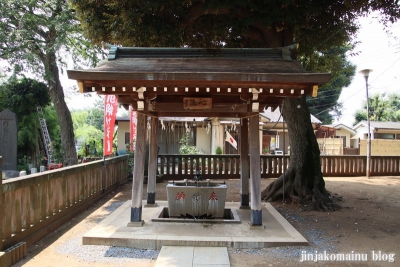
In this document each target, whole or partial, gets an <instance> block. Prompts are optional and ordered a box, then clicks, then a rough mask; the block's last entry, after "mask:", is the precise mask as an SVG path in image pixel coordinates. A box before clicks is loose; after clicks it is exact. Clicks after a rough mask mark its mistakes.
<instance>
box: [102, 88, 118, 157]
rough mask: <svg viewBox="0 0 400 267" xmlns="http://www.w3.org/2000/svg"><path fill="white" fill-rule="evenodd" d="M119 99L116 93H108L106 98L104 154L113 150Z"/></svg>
mask: <svg viewBox="0 0 400 267" xmlns="http://www.w3.org/2000/svg"><path fill="white" fill-rule="evenodd" d="M117 109H118V101H117V98H116V97H115V95H106V97H105V98H104V144H103V148H104V149H103V154H104V156H108V155H110V154H111V153H112V150H113V136H114V125H115V117H116V115H117Z"/></svg>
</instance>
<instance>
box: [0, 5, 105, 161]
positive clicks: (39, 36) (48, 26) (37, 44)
mask: <svg viewBox="0 0 400 267" xmlns="http://www.w3.org/2000/svg"><path fill="white" fill-rule="evenodd" d="M0 17H1V20H0V57H1V58H2V59H3V60H6V61H7V62H8V63H9V64H8V65H6V67H5V70H6V71H7V72H11V71H13V70H15V72H17V73H18V72H30V73H33V74H36V75H37V77H38V78H40V79H42V80H43V81H45V82H46V84H47V88H48V91H49V92H50V97H51V99H52V102H53V104H54V108H55V110H56V112H57V115H58V116H57V117H58V121H59V124H60V127H61V129H62V130H61V131H60V134H61V136H60V140H61V142H62V147H63V148H62V150H61V151H62V153H63V161H64V166H67V165H72V164H75V163H77V158H76V151H75V145H74V135H73V128H72V119H71V114H70V112H69V110H68V108H67V106H66V104H65V100H64V91H63V87H62V85H61V82H60V69H59V67H61V71H62V68H65V67H66V62H67V60H68V61H70V62H73V63H74V67H75V68H78V67H79V66H82V65H85V66H88V65H92V66H94V65H95V64H96V63H97V62H98V55H99V52H101V50H100V49H99V47H93V46H92V45H91V43H90V42H89V41H88V40H87V39H85V38H83V37H82V35H81V28H80V23H79V21H78V20H77V19H76V17H75V11H74V10H73V9H70V8H69V6H68V4H67V1H61V0H48V1H31V0H4V1H0ZM8 66H10V67H8Z"/></svg>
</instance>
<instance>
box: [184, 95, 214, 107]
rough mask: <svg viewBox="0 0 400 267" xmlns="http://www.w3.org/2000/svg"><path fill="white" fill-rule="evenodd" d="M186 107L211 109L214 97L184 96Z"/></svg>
mask: <svg viewBox="0 0 400 267" xmlns="http://www.w3.org/2000/svg"><path fill="white" fill-rule="evenodd" d="M183 108H184V109H211V108H212V98H205V97H185V98H183Z"/></svg>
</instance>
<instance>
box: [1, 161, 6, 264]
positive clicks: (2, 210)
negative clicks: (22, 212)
mask: <svg viewBox="0 0 400 267" xmlns="http://www.w3.org/2000/svg"><path fill="white" fill-rule="evenodd" d="M1 165H3V157H1V156H0V166H1ZM3 212H4V209H3V172H2V171H0V218H1V219H0V252H1V251H2V250H3V225H2V221H3V219H2V218H3V216H5V214H4V213H3ZM0 258H1V255H0ZM0 260H1V259H0ZM0 265H1V264H0Z"/></svg>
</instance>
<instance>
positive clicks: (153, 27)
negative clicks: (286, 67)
mask: <svg viewBox="0 0 400 267" xmlns="http://www.w3.org/2000/svg"><path fill="white" fill-rule="evenodd" d="M70 3H71V4H72V6H73V8H74V9H75V10H76V12H77V15H78V17H79V19H80V21H81V23H82V27H83V29H84V34H85V35H86V36H87V37H88V38H89V39H90V40H91V41H92V42H94V43H96V44H100V43H101V42H102V41H105V42H109V43H118V44H122V45H124V46H152V47H162V46H164V47H183V46H189V47H221V46H225V47H279V46H282V43H286V44H285V45H287V44H291V43H293V41H295V42H298V43H300V44H301V46H300V49H301V51H302V53H306V51H314V50H315V48H316V45H318V46H319V47H317V49H319V50H325V49H329V48H330V47H332V46H334V45H342V44H344V43H347V42H349V41H350V40H351V36H352V35H353V34H354V33H355V32H356V30H357V29H358V24H357V21H356V19H357V17H358V16H360V15H364V14H366V13H367V12H369V11H372V10H381V11H382V15H381V19H382V20H383V21H385V22H387V21H395V20H396V19H397V18H398V16H399V10H400V7H399V6H398V5H397V4H396V3H395V1H367V0H363V1H322V2H321V1H307V0H301V1H293V0H289V1H274V0H264V1H239V0H220V1H214V0H190V1H187V0H183V1H175V0H153V1H141V0H132V1H116V0H113V1H97V0H88V1H81V0H71V1H70ZM316 40H318V41H316Z"/></svg>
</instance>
